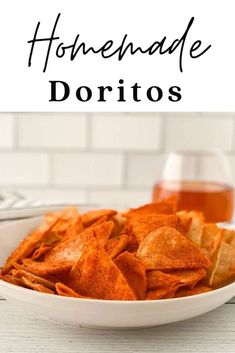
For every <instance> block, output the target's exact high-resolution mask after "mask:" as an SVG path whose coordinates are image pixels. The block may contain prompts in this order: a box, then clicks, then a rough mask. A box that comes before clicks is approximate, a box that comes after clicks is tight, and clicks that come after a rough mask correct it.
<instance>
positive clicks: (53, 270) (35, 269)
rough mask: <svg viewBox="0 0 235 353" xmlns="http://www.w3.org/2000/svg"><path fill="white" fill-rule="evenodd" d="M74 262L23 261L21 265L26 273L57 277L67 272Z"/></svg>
mask: <svg viewBox="0 0 235 353" xmlns="http://www.w3.org/2000/svg"><path fill="white" fill-rule="evenodd" d="M73 263H74V261H70V260H68V261H58V260H56V261H55V262H50V261H42V262H40V261H34V260H32V259H24V260H23V264H24V266H25V268H26V270H27V271H29V272H32V273H33V274H35V275H36V276H42V277H43V276H49V275H57V274H61V273H63V272H66V271H69V270H70V269H71V268H72V266H73Z"/></svg>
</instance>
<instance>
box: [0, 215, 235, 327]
mask: <svg viewBox="0 0 235 353" xmlns="http://www.w3.org/2000/svg"><path fill="white" fill-rule="evenodd" d="M41 221H42V218H41V217H40V218H34V219H28V220H21V221H16V222H14V223H11V224H6V225H2V226H1V227H0V265H3V263H4V262H5V260H6V258H7V257H8V255H9V254H10V252H11V251H12V250H13V249H15V248H16V246H17V245H18V244H19V241H20V240H21V239H22V238H23V237H25V234H27V233H28V232H29V231H31V230H32V229H33V228H35V227H37V226H38V225H39V224H40V223H41ZM0 295H2V296H3V297H4V298H6V299H8V300H10V301H12V302H13V303H14V304H19V307H21V308H24V309H25V310H29V311H31V312H34V313H37V314H39V315H41V316H44V317H47V318H49V319H52V320H55V321H57V322H61V323H65V324H69V325H73V326H80V325H82V326H89V327H96V328H122V329H124V328H141V327H150V326H158V325H163V324H169V323H173V322H176V321H180V320H185V319H189V318H192V317H194V316H198V315H201V314H204V313H206V312H208V311H210V310H213V309H215V308H217V307H218V306H220V305H222V304H224V303H225V302H226V301H228V300H229V299H231V298H232V297H233V296H234V295H235V283H233V284H230V285H228V286H226V287H223V288H220V289H217V290H215V291H212V292H208V293H205V294H199V295H195V296H190V297H185V298H177V299H163V300H155V301H150V300H146V301H135V302H134V301H118V300H117V301H109V300H95V299H77V298H65V297H60V296H55V295H51V294H44V293H39V292H35V291H32V290H30V289H25V288H21V287H18V286H15V285H12V284H9V283H6V282H4V281H2V280H0Z"/></svg>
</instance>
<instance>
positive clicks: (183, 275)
mask: <svg viewBox="0 0 235 353" xmlns="http://www.w3.org/2000/svg"><path fill="white" fill-rule="evenodd" d="M168 274H171V275H174V276H175V277H176V278H177V279H178V280H179V281H180V287H189V288H193V287H195V286H196V284H197V283H198V282H199V281H200V280H201V279H203V278H205V277H206V271H205V270H204V269H203V268H201V269H195V270H183V271H180V270H176V271H170V272H168Z"/></svg>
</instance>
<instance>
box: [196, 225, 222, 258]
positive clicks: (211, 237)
mask: <svg viewBox="0 0 235 353" xmlns="http://www.w3.org/2000/svg"><path fill="white" fill-rule="evenodd" d="M221 239H222V230H221V229H219V228H218V227H217V226H216V224H206V225H205V226H204V227H203V233H202V238H201V249H202V252H203V253H204V254H205V255H206V256H208V257H209V258H212V256H213V255H214V253H215V252H216V251H217V249H218V248H219V246H220V243H221Z"/></svg>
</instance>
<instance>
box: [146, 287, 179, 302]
mask: <svg viewBox="0 0 235 353" xmlns="http://www.w3.org/2000/svg"><path fill="white" fill-rule="evenodd" d="M177 289H178V285H177V284H175V285H171V286H169V287H162V288H158V289H153V290H149V291H148V292H147V296H146V299H147V300H156V299H170V298H173V297H174V295H175V293H176V291H177Z"/></svg>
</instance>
